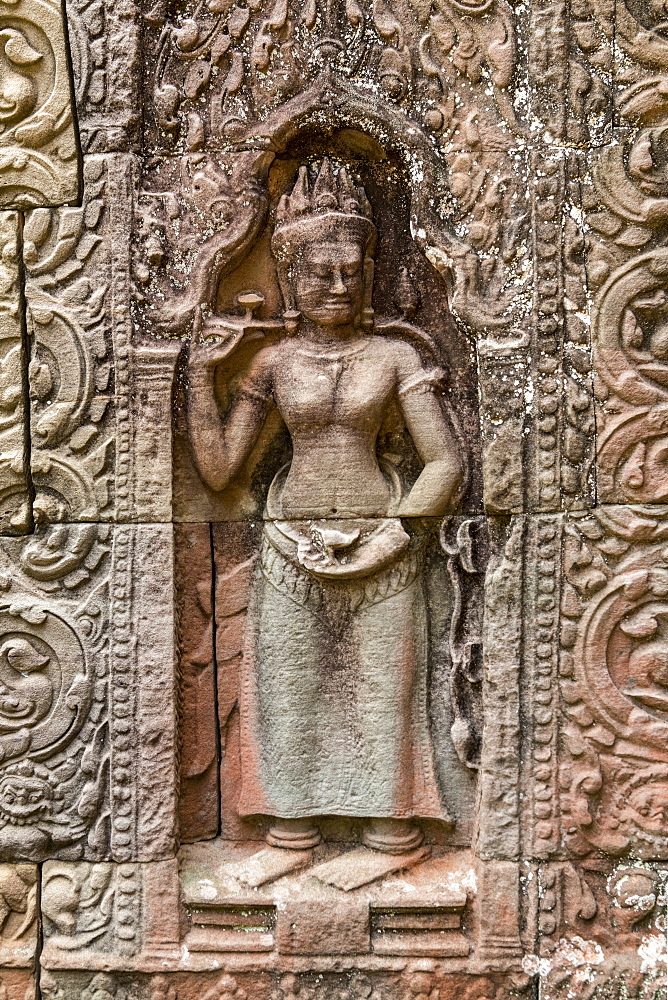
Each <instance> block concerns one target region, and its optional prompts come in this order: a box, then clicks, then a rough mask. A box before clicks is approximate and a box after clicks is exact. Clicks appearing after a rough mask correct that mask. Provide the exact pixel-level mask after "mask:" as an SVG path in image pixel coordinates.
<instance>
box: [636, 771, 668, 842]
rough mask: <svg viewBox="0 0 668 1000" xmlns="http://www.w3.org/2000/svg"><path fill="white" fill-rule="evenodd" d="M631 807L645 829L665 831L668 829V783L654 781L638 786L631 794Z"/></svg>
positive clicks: (637, 820) (639, 823)
mask: <svg viewBox="0 0 668 1000" xmlns="http://www.w3.org/2000/svg"><path fill="white" fill-rule="evenodd" d="M629 807H630V809H632V810H633V812H634V813H635V819H636V822H637V823H638V826H640V827H642V828H643V829H644V830H652V831H655V832H657V833H658V832H665V831H666V830H667V829H668V783H666V782H653V783H652V784H649V785H645V786H643V787H641V788H637V789H636V790H635V791H633V792H632V793H631V795H630V796H629Z"/></svg>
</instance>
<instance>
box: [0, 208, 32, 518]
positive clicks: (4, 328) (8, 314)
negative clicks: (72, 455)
mask: <svg viewBox="0 0 668 1000" xmlns="http://www.w3.org/2000/svg"><path fill="white" fill-rule="evenodd" d="M21 243H22V227H21V218H20V216H19V214H18V212H0V244H1V246H2V250H1V252H0V350H1V351H2V355H1V361H0V365H1V374H0V384H1V386H2V389H1V390H0V443H1V444H0V447H1V448H2V457H1V458H0V496H1V497H2V500H1V501H0V534H3V535H22V534H24V533H25V532H27V531H30V529H31V527H32V502H31V499H32V498H31V488H30V473H29V469H28V463H29V449H28V441H27V437H28V432H27V426H26V418H27V416H28V414H27V405H26V403H27V400H26V391H25V390H26V381H25V370H26V337H25V318H24V308H23V305H24V303H23V296H22V289H21V277H20V262H21Z"/></svg>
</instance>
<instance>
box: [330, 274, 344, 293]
mask: <svg viewBox="0 0 668 1000" xmlns="http://www.w3.org/2000/svg"><path fill="white" fill-rule="evenodd" d="M329 290H330V292H332V293H333V294H334V295H345V293H346V286H345V285H344V283H343V278H342V276H341V272H340V271H334V273H333V274H332V281H331V283H330V286H329Z"/></svg>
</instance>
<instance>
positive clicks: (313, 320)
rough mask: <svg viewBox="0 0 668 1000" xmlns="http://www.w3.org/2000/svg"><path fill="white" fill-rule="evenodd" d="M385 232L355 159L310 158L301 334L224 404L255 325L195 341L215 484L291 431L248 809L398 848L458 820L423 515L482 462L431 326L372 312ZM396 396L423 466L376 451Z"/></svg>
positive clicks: (252, 622)
mask: <svg viewBox="0 0 668 1000" xmlns="http://www.w3.org/2000/svg"><path fill="white" fill-rule="evenodd" d="M375 242H376V229H375V226H374V223H373V219H372V211H371V206H370V204H369V201H368V199H367V196H366V194H365V192H364V189H363V188H362V187H361V186H360V185H359V184H357V183H356V181H355V180H354V179H353V177H352V176H351V174H350V172H349V171H348V170H347V169H346V167H345V166H341V167H339V168H338V169H336V168H335V167H333V166H332V164H331V163H330V162H329V160H327V159H325V160H324V161H322V162H321V163H320V164H318V165H315V166H312V167H310V168H309V167H307V166H305V165H303V166H301V167H300V169H299V173H298V176H297V179H296V181H295V183H294V186H293V188H292V190H291V192H290V193H286V194H284V195H283V196H282V197H281V198H280V200H279V202H278V205H277V207H276V213H275V221H274V229H273V236H272V239H271V249H272V252H273V254H274V257H275V259H276V264H277V271H278V276H279V282H280V287H281V292H282V295H283V299H284V304H285V311H284V314H283V325H284V334H283V335H282V336H280V337H279V339H277V340H276V341H275V342H273V343H270V344H267V345H266V346H263V347H260V349H259V350H258V351H257V353H256V354H255V356H254V358H253V359H252V361H251V363H250V364H249V365H248V367H247V368H246V370H245V371H243V372H242V373H241V376H240V377H239V378H238V380H237V382H236V386H235V388H234V395H233V401H232V402H231V403H230V405H229V406H228V407H227V409H226V410H225V411H223V412H222V413H221V412H220V411H219V409H218V404H217V400H216V394H215V386H214V372H215V368H216V365H217V364H218V363H219V362H220V361H221V360H222V359H223V358H226V357H228V356H229V354H230V353H231V352H232V351H233V350H234V349H235V347H236V346H237V343H238V340H235V339H233V338H230V339H228V340H227V341H222V342H221V341H220V340H218V341H217V342H216V340H215V339H213V340H212V342H207V340H208V337H209V336H212V337H213V338H215V333H216V327H215V319H214V320H213V322H212V324H211V327H209V328H207V326H206V325H205V326H204V327H203V329H202V330H201V335H200V338H199V340H198V341H197V342H194V343H193V344H192V345H191V348H190V355H189V365H188V378H189V382H190V394H189V411H188V426H189V431H190V439H191V442H192V447H193V452H194V457H195V460H196V464H197V468H198V469H199V472H200V474H201V476H202V478H203V479H204V481H205V482H206V483H207V484H208V485H209V486H210V487H211V488H212V489H214V490H222V489H223V488H224V487H225V486H226V485H227V484H228V483H229V482H230V481H231V480H233V478H234V476H235V474H236V473H237V472H238V470H239V469H240V468H241V466H242V465H243V463H244V461H245V460H246V459H247V458H248V456H249V455H250V453H251V451H252V449H253V446H254V444H255V442H256V440H257V437H258V435H259V433H260V430H261V428H262V426H263V424H264V422H265V419H266V417H267V412H268V409H269V407H270V406H272V405H273V406H275V407H276V408H277V409H278V411H279V413H280V415H281V417H282V419H283V421H284V423H285V425H286V427H287V429H288V431H289V434H290V440H291V444H292V457H291V459H290V461H289V463H288V464H287V465H286V466H285V467H283V468H282V469H280V470H279V472H278V473H277V474H276V476H275V477H274V480H273V482H272V483H271V485H270V487H269V490H268V495H267V499H266V508H265V513H264V518H265V520H264V529H263V537H262V543H261V554H260V557H259V560H258V567H257V571H256V577H255V582H254V586H253V596H252V602H251V607H250V611H249V615H248V625H247V633H248V634H247V640H246V647H245V655H244V666H243V678H242V682H241V697H240V701H241V706H240V712H241V782H242V784H241V794H240V801H239V806H238V808H239V812H240V814H241V815H242V816H252V815H268V816H271V817H273V822H272V825H271V827H270V830H269V833H268V835H267V840H268V842H269V843H270V844H272V845H274V846H279V847H286V848H291V847H292V848H305V847H311V846H314V845H315V844H316V843H318V842H319V840H320V833H319V830H318V825H317V818H318V817H321V816H353V817H364V818H366V819H367V824H366V827H365V832H364V835H363V839H364V842H365V843H366V844H367V846H369V847H373V848H375V849H377V850H380V851H387V852H390V853H392V852H397V853H399V852H402V851H408V850H411V849H412V848H414V847H416V846H417V845H419V843H420V842H421V840H422V832H421V831H420V829H419V827H418V826H417V825H416V824H415V823H414V819H415V818H432V819H437V820H445V821H448V822H449V821H450V817H449V815H448V812H447V810H446V808H445V806H444V804H443V802H442V800H441V794H440V791H439V788H438V783H437V780H436V774H435V766H434V755H433V749H432V745H431V738H430V733H429V720H428V710H427V683H428V644H429V636H428V609H427V607H426V604H425V592H424V582H423V569H424V549H425V544H426V529H425V526H424V524H423V522H422V519H424V518H428V517H435V516H442V515H443V514H445V513H446V512H448V511H451V510H453V508H454V505H455V503H456V501H457V499H458V497H459V495H460V494H461V490H462V486H463V483H464V480H465V477H466V460H465V457H464V452H463V450H462V448H461V446H460V444H459V442H458V438H457V432H456V424H455V421H454V418H453V415H452V413H451V412H449V409H448V407H447V404H445V402H444V399H443V397H442V394H441V392H440V391H439V387H440V384H441V380H442V375H443V372H442V371H440V370H439V368H438V367H436V365H435V363H434V362H435V357H434V352H433V351H430V349H429V337H428V336H427V335H426V334H424V333H422V332H421V331H419V330H418V329H417V328H414V327H411V326H410V325H409V324H404V328H403V329H402V328H401V324H399V325H395V327H392V326H391V325H388V324H383V323H382V321H381V322H380V323H379V324H377V323H375V321H374V314H373V309H372V308H371V293H372V281H373V268H374V261H373V253H374V246H375ZM407 334H408V336H407ZM411 340H412V341H413V342H411ZM420 348H421V350H420ZM430 354H431V358H430V359H429V361H427V360H426V359H427V358H429V355H430ZM397 409H398V411H399V413H400V415H401V418H402V419H403V421H404V422H405V426H406V427H407V429H408V431H409V433H410V436H411V439H412V441H413V444H414V446H415V448H416V450H417V453H418V455H419V458H420V461H421V463H422V471H421V472H420V473H419V475H418V476H417V479H416V480H415V481H414V482H413V483H408V482H406V481H404V479H403V478H402V475H401V473H400V471H399V469H398V467H397V465H396V463H395V462H393V461H392V458H391V456H382V457H380V456H379V455H378V454H377V443H378V438H379V433H380V432H381V428H382V426H383V424H384V423H386V422H387V420H388V419H390V418H392V417H393V415H394V414H395V412H396V410H397Z"/></svg>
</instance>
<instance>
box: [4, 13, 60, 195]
mask: <svg viewBox="0 0 668 1000" xmlns="http://www.w3.org/2000/svg"><path fill="white" fill-rule="evenodd" d="M0 67H1V70H0V79H1V80H2V84H1V87H0V191H1V194H0V206H2V207H3V208H20V209H29V208H33V207H35V206H38V205H61V204H64V203H66V202H69V201H75V200H76V199H77V197H78V194H79V165H78V149H77V139H76V133H75V128H74V123H73V120H72V109H71V102H72V94H71V89H70V77H69V66H68V55H67V47H66V41H65V28H64V25H63V21H62V11H61V8H60V5H59V4H57V3H53V2H51V0H9V2H7V0H5V2H3V4H2V6H1V7H0Z"/></svg>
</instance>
